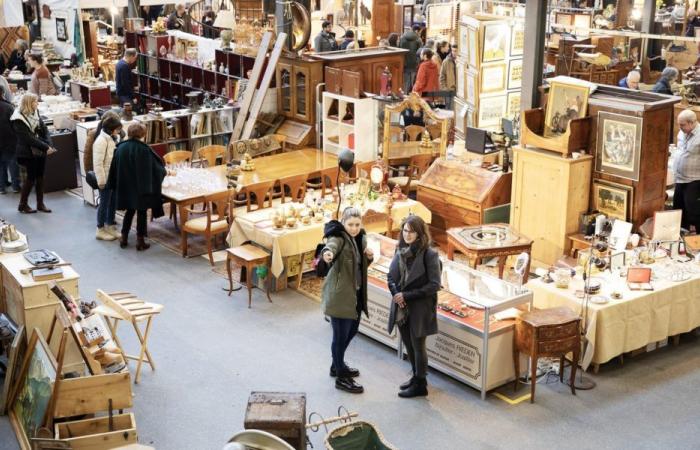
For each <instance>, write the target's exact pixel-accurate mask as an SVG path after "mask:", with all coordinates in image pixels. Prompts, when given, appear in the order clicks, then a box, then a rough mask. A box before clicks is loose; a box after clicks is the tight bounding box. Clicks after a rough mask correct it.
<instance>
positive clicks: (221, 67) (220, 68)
mask: <svg viewBox="0 0 700 450" xmlns="http://www.w3.org/2000/svg"><path fill="white" fill-rule="evenodd" d="M219 73H224V63H221V64H220V65H219Z"/></svg>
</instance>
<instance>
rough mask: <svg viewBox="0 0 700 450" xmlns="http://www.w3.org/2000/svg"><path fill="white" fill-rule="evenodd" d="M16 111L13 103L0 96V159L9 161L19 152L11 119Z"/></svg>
mask: <svg viewBox="0 0 700 450" xmlns="http://www.w3.org/2000/svg"><path fill="white" fill-rule="evenodd" d="M14 111H15V107H14V106H12V103H9V102H6V101H5V100H3V99H2V98H0V136H2V139H0V161H9V160H11V159H12V158H14V157H15V155H16V154H17V138H16V137H15V130H14V129H13V127H12V122H11V121H10V118H11V117H12V113H13V112H14Z"/></svg>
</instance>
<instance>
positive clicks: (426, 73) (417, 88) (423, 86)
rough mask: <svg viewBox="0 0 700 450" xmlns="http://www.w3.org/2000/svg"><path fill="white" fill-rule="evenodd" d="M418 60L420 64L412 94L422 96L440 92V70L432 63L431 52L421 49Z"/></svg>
mask: <svg viewBox="0 0 700 450" xmlns="http://www.w3.org/2000/svg"><path fill="white" fill-rule="evenodd" d="M420 58H421V63H420V66H418V75H416V83H415V84H414V85H413V92H417V93H418V94H419V95H422V94H423V92H435V91H438V90H440V69H438V66H437V64H435V62H434V61H433V51H432V50H430V49H429V48H426V49H423V51H422V52H421V54H420Z"/></svg>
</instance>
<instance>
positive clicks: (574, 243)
mask: <svg viewBox="0 0 700 450" xmlns="http://www.w3.org/2000/svg"><path fill="white" fill-rule="evenodd" d="M567 237H568V238H569V241H570V242H571V250H570V251H569V255H570V256H571V257H572V258H576V254H577V253H578V252H579V251H580V250H588V249H589V248H591V241H590V240H586V237H585V236H584V235H583V234H582V233H576V234H570V235H569V236H567Z"/></svg>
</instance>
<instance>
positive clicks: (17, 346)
mask: <svg viewBox="0 0 700 450" xmlns="http://www.w3.org/2000/svg"><path fill="white" fill-rule="evenodd" d="M25 352H26V344H25V339H24V325H21V326H20V327H19V329H18V330H17V333H16V334H15V337H14V339H12V344H11V345H10V347H9V351H8V353H7V364H6V370H5V381H4V382H3V384H2V393H0V415H3V416H4V415H5V414H6V411H7V407H8V404H9V402H10V399H9V397H10V386H12V382H13V381H15V380H16V379H17V377H18V376H19V375H18V372H19V369H20V367H19V366H20V362H21V361H22V360H23V359H24V353H25Z"/></svg>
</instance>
